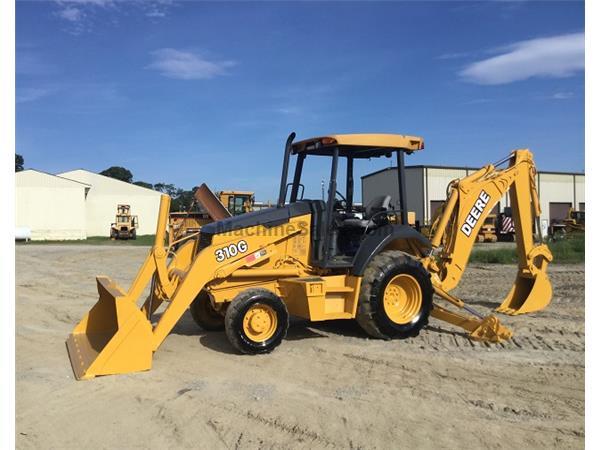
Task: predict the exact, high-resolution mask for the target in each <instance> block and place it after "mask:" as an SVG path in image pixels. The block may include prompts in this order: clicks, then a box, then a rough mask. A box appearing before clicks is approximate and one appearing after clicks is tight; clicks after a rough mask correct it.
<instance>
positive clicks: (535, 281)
mask: <svg viewBox="0 0 600 450" xmlns="http://www.w3.org/2000/svg"><path fill="white" fill-rule="evenodd" d="M551 299H552V285H551V284H550V280H549V279H548V275H546V273H545V272H540V273H538V274H537V275H534V276H532V277H525V276H523V275H521V274H519V275H517V279H516V280H515V284H514V285H513V287H512V289H511V290H510V292H509V293H508V295H507V297H506V298H505V299H504V301H503V302H502V304H501V305H500V306H499V307H498V308H497V309H496V311H498V312H500V313H503V314H508V315H509V316H516V315H517V314H526V313H530V312H534V311H539V310H541V309H544V308H545V307H546V306H548V305H549V304H550V300H551Z"/></svg>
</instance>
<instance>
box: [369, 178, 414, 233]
mask: <svg viewBox="0 0 600 450" xmlns="http://www.w3.org/2000/svg"><path fill="white" fill-rule="evenodd" d="M405 173H406V191H407V192H406V207H407V209H408V211H414V212H415V214H416V219H417V220H418V221H420V222H421V223H423V202H422V198H423V195H424V194H423V183H422V182H421V180H422V177H423V170H422V169H420V168H410V169H406V172H405ZM379 195H389V196H391V197H392V200H391V204H392V206H393V208H394V209H398V208H399V206H400V202H399V200H398V199H399V196H400V193H399V191H398V172H397V169H396V168H389V169H386V170H382V171H381V172H379V173H378V174H377V175H376V176H372V177H366V178H362V202H363V205H365V206H366V205H367V204H368V203H369V202H370V201H371V200H372V199H373V198H375V197H377V196H379Z"/></svg>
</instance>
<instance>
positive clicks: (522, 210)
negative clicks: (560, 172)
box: [424, 149, 552, 318]
mask: <svg viewBox="0 0 600 450" xmlns="http://www.w3.org/2000/svg"><path fill="white" fill-rule="evenodd" d="M508 161H509V165H508V167H507V168H505V169H498V168H497V167H495V166H494V165H491V164H490V165H487V166H485V167H483V168H482V169H480V170H478V171H477V172H475V173H473V174H471V175H469V176H467V177H465V178H462V179H460V180H454V181H452V182H451V183H450V185H449V187H448V200H447V201H446V204H445V206H444V208H443V210H442V212H441V214H440V215H439V216H438V219H437V220H436V221H435V223H434V224H433V227H432V228H433V238H432V247H433V249H434V251H433V252H432V254H431V255H430V256H429V257H427V258H426V259H425V261H424V264H425V266H426V267H427V268H428V270H429V272H430V273H431V274H432V283H433V285H434V287H435V290H436V293H438V295H439V294H440V293H442V294H444V293H445V294H447V295H449V294H448V292H449V291H451V290H452V289H454V288H455V287H456V286H457V285H458V283H459V282H460V279H461V277H462V275H463V274H464V271H465V269H466V266H467V263H468V261H469V257H470V255H471V251H472V249H473V245H474V243H475V241H476V239H477V234H478V233H479V229H480V228H481V226H482V225H483V223H484V221H485V218H486V217H487V215H488V214H489V213H490V211H491V210H492V208H493V207H494V205H496V203H498V201H499V200H500V199H501V198H502V196H503V195H505V194H506V193H507V192H508V194H509V197H510V202H511V207H512V210H513V220H514V225H515V239H516V250H517V255H518V264H519V268H518V272H517V277H516V280H515V283H514V285H513V287H512V289H511V290H510V292H509V294H508V295H507V296H506V298H505V299H504V301H503V302H502V304H501V305H500V307H499V308H498V309H497V311H498V312H502V313H505V314H510V315H514V314H523V313H528V312H533V311H538V310H540V309H543V308H545V307H546V306H547V305H548V304H549V303H550V300H551V298H552V286H551V284H550V281H549V279H548V276H547V274H546V268H547V265H548V263H549V262H550V261H552V254H551V253H550V250H549V249H548V247H547V246H546V245H544V244H541V243H540V244H537V245H536V244H535V243H534V238H533V230H534V223H537V225H538V231H539V221H538V219H539V216H540V205H539V201H538V195H537V189H536V185H535V173H536V170H535V164H534V162H533V155H532V154H531V152H530V151H529V150H526V149H521V150H515V151H513V152H512V154H511V156H510V157H509V159H508ZM534 219H535V221H534ZM441 296H442V297H443V298H444V299H445V300H448V298H447V296H446V295H441ZM452 303H453V302H452ZM433 314H434V316H442V315H444V314H443V313H441V311H437V312H436V311H435V310H434V313H433ZM440 318H442V317H440Z"/></svg>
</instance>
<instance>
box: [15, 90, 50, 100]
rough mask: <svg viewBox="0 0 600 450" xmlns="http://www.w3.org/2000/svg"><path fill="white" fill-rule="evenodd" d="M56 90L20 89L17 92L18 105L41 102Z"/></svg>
mask: <svg viewBox="0 0 600 450" xmlns="http://www.w3.org/2000/svg"><path fill="white" fill-rule="evenodd" d="M54 91H55V89H46V88H23V89H18V90H17V92H16V96H15V97H16V99H15V100H16V102H17V103H27V102H34V101H36V100H39V99H40V98H43V97H46V96H48V95H50V94H52V93H53V92H54Z"/></svg>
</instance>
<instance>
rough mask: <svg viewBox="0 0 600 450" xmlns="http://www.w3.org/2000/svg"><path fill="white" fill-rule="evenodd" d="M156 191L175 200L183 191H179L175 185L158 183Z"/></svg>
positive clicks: (155, 186)
mask: <svg viewBox="0 0 600 450" xmlns="http://www.w3.org/2000/svg"><path fill="white" fill-rule="evenodd" d="M154 190H155V191H158V192H162V193H163V194H167V195H168V196H170V197H171V198H175V197H177V194H178V192H179V191H180V190H181V189H177V188H176V187H175V185H173V184H167V183H156V184H155V185H154Z"/></svg>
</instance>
